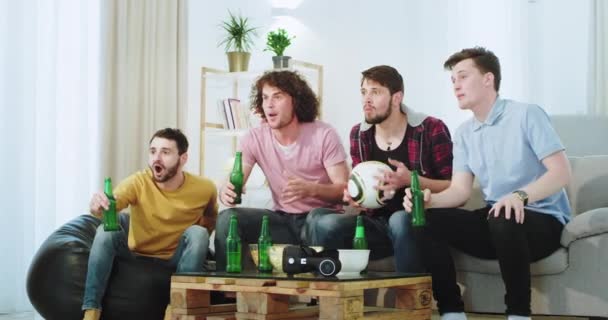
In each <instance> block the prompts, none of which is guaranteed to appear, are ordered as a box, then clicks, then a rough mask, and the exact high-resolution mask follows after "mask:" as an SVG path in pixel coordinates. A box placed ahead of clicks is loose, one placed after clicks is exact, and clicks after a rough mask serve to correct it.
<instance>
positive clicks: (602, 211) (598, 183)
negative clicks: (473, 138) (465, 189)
mask: <svg viewBox="0 0 608 320" xmlns="http://www.w3.org/2000/svg"><path fill="white" fill-rule="evenodd" d="M570 164H571V166H572V173H573V179H572V182H571V183H570V184H569V185H568V187H567V193H568V197H569V199H570V204H571V206H572V215H573V219H572V220H571V221H570V222H569V223H568V224H567V225H566V226H565V228H564V231H563V233H562V238H561V244H562V247H561V248H560V249H558V250H557V251H556V252H555V253H553V254H552V255H550V256H549V257H547V258H545V259H542V260H540V261H538V262H535V263H533V264H532V265H531V272H532V313H533V314H548V315H572V316H597V317H600V316H601V317H607V316H608V155H605V156H589V157H570ZM475 202H477V203H475ZM480 204H481V196H480V194H478V196H477V197H474V198H472V199H471V201H469V203H468V204H467V207H469V206H470V207H472V208H477V207H480ZM453 256H454V260H455V264H456V269H457V271H458V279H459V282H460V283H461V284H462V285H463V300H464V302H465V308H466V310H467V311H470V312H483V313H501V312H504V310H505V306H504V302H503V301H504V298H503V295H504V292H505V291H504V290H505V289H504V285H503V282H502V278H501V277H500V271H499V267H498V263H497V261H496V260H483V259H479V258H475V257H472V256H468V255H466V254H464V253H461V252H459V251H458V250H453Z"/></svg>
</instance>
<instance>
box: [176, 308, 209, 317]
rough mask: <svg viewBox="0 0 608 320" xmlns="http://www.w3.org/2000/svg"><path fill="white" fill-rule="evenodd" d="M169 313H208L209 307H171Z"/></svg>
mask: <svg viewBox="0 0 608 320" xmlns="http://www.w3.org/2000/svg"><path fill="white" fill-rule="evenodd" d="M171 313H172V314H173V315H174V316H175V315H197V314H198V315H200V314H203V315H204V314H207V313H209V308H188V309H186V308H172V310H171Z"/></svg>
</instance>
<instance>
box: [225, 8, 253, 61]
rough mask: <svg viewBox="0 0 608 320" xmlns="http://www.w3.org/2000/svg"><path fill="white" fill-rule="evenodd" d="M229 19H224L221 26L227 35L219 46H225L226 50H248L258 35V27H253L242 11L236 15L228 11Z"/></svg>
mask: <svg viewBox="0 0 608 320" xmlns="http://www.w3.org/2000/svg"><path fill="white" fill-rule="evenodd" d="M228 14H229V17H228V20H227V21H222V23H221V24H220V27H221V28H222V29H224V31H225V32H226V36H225V37H224V39H223V40H222V41H220V43H218V47H219V46H224V48H225V50H226V52H229V51H237V52H248V51H249V50H250V49H251V47H252V45H253V37H254V36H257V32H256V30H257V29H258V28H257V27H252V26H251V25H250V23H249V18H244V17H243V16H242V15H241V14H240V13H239V15H238V16H237V15H234V14H232V12H230V11H228Z"/></svg>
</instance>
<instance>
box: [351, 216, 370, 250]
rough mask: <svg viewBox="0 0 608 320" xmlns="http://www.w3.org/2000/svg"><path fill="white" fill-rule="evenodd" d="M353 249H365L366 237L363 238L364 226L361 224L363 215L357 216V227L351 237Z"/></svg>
mask: <svg viewBox="0 0 608 320" xmlns="http://www.w3.org/2000/svg"><path fill="white" fill-rule="evenodd" d="M353 249H367V239H365V227H364V226H363V216H358V217H357V227H356V228H355V237H354V238H353Z"/></svg>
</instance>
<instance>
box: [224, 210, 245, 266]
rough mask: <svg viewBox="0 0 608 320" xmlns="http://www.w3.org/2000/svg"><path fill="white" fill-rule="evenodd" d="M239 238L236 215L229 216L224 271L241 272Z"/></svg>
mask: <svg viewBox="0 0 608 320" xmlns="http://www.w3.org/2000/svg"><path fill="white" fill-rule="evenodd" d="M241 268H242V266H241V238H240V237H239V232H238V222H237V220H236V216H235V215H233V216H231V217H230V229H228V237H227V238H226V272H233V273H240V272H241Z"/></svg>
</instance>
